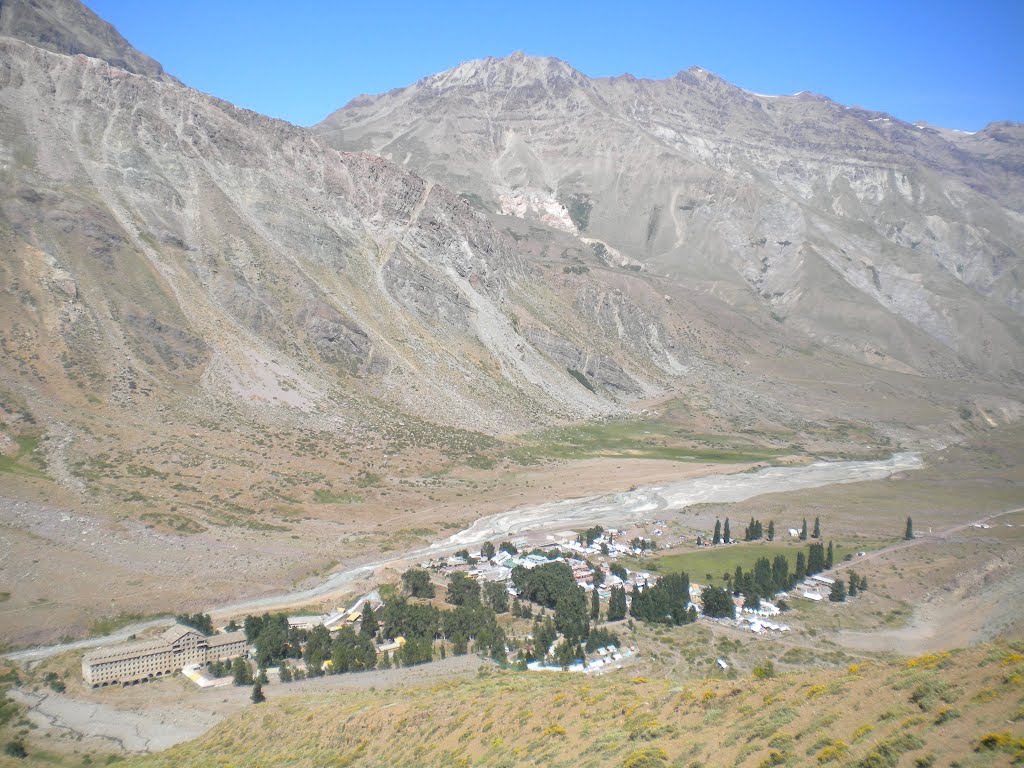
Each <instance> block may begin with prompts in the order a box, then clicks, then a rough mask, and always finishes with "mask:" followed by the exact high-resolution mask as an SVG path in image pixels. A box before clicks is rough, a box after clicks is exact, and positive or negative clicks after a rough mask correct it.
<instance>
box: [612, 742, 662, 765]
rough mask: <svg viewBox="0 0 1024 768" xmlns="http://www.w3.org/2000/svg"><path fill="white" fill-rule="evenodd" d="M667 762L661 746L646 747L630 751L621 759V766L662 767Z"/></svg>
mask: <svg viewBox="0 0 1024 768" xmlns="http://www.w3.org/2000/svg"><path fill="white" fill-rule="evenodd" d="M667 764H668V755H667V754H665V750H663V749H662V748H661V747H647V748H645V749H638V750H636V751H635V752H630V753H629V754H628V755H626V759H625V760H623V761H622V768H662V766H664V765H667Z"/></svg>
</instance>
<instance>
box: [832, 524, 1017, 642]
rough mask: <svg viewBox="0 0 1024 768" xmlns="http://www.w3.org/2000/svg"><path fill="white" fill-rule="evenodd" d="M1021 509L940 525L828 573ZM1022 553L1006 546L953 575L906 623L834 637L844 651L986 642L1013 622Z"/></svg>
mask: <svg viewBox="0 0 1024 768" xmlns="http://www.w3.org/2000/svg"><path fill="white" fill-rule="evenodd" d="M1018 512H1024V507H1016V508H1014V509H1008V510H1005V511H1003V512H998V513H996V514H994V515H988V516H986V517H982V518H979V519H977V520H972V521H969V522H966V523H959V524H957V525H953V526H950V527H949V528H945V529H943V530H941V531H939V532H937V533H930V534H927V535H918V536H915V537H914V538H913V539H911V540H909V541H901V542H899V543H898V544H893V545H892V546H889V547H886V548H884V549H879V550H876V551H874V552H871V553H868V554H866V555H864V556H863V557H858V558H856V559H854V560H851V561H848V562H844V563H840V564H839V565H837V566H836V567H835V568H834V569H833V570H832V574H833V575H835V574H838V573H840V572H841V571H844V570H847V569H850V568H853V567H860V565H861V564H862V563H864V562H865V561H870V560H876V559H878V558H880V557H884V556H886V555H889V554H892V553H894V552H900V551H905V550H907V549H910V548H911V547H918V546H921V545H923V544H928V543H935V542H946V541H949V540H950V538H951V537H952V536H954V535H955V534H957V533H960V532H962V531H965V530H967V529H968V528H971V527H972V526H976V525H982V524H987V523H990V522H991V521H993V520H997V519H999V518H1000V517H1004V516H1006V515H1012V514H1014V513H1018ZM1022 559H1024V552H1022V551H1021V550H1020V549H1019V548H1014V549H1010V550H1009V551H1007V552H1005V553H1004V554H1003V555H1002V556H1001V557H997V558H993V559H991V560H988V561H986V562H985V563H982V564H979V567H977V568H974V569H972V570H968V571H965V572H963V573H961V574H958V576H957V578H956V579H955V581H954V582H953V583H952V584H951V585H949V586H947V587H946V588H945V590H943V591H942V592H940V593H939V597H938V599H936V600H935V601H934V602H924V601H919V602H918V603H917V605H915V607H914V613H913V616H912V617H911V619H910V621H909V622H908V623H907V624H906V625H905V626H903V627H897V628H894V629H875V630H871V631H853V630H842V631H840V632H838V633H836V635H835V639H836V641H837V642H838V643H839V644H840V645H842V646H843V647H844V648H846V649H855V650H861V651H867V652H885V651H895V652H898V653H901V654H907V655H914V654H920V653H927V652H931V651H937V650H943V649H948V648H953V647H960V646H966V645H970V644H971V643H974V642H978V641H983V640H989V639H992V637H994V636H996V635H997V634H998V633H999V632H1000V630H1001V629H1005V628H1006V627H1008V626H1010V625H1012V624H1013V623H1014V622H1015V621H1018V620H1019V609H1018V607H1017V599H1016V597H1017V595H1019V594H1020V591H1021V590H1022V589H1024V571H1022V570H1021V568H1020V567H1019V564H1020V561H1021V560H1022Z"/></svg>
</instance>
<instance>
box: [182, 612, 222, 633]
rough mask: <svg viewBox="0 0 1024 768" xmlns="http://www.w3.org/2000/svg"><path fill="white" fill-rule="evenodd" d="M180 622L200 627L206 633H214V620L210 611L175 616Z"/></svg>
mask: <svg viewBox="0 0 1024 768" xmlns="http://www.w3.org/2000/svg"><path fill="white" fill-rule="evenodd" d="M174 620H175V621H176V622H178V623H179V624H184V625H185V626H186V627H192V628H193V629H198V630H199V631H200V632H202V633H203V634H204V635H212V634H213V620H212V619H211V618H210V614H208V613H191V614H189V613H182V614H179V615H178V616H175V617H174Z"/></svg>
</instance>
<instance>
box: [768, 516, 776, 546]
mask: <svg viewBox="0 0 1024 768" xmlns="http://www.w3.org/2000/svg"><path fill="white" fill-rule="evenodd" d="M768 541H775V521H774V520H769V521H768Z"/></svg>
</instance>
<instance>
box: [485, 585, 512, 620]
mask: <svg viewBox="0 0 1024 768" xmlns="http://www.w3.org/2000/svg"><path fill="white" fill-rule="evenodd" d="M484 598H485V599H486V602H487V605H488V606H489V607H490V608H491V610H493V611H494V612H495V613H508V590H507V589H505V585H504V584H503V583H501V582H497V581H489V582H487V583H486V584H484Z"/></svg>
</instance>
